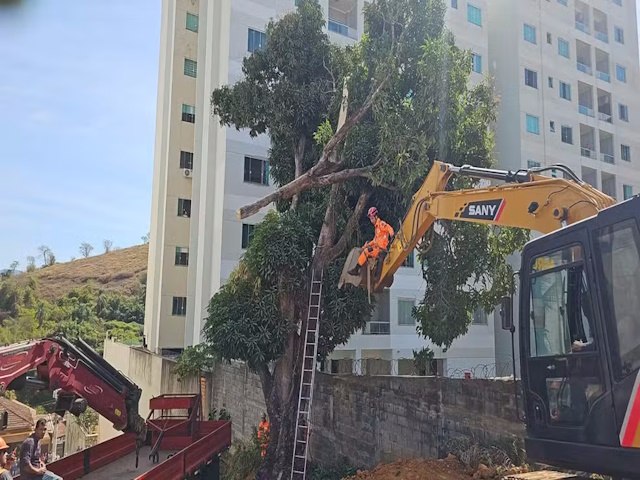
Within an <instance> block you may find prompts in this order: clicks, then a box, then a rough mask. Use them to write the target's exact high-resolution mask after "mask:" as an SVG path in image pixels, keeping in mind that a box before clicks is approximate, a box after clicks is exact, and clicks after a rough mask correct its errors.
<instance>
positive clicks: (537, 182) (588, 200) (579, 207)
mask: <svg viewBox="0 0 640 480" xmlns="http://www.w3.org/2000/svg"><path fill="white" fill-rule="evenodd" d="M548 169H555V170H560V171H562V172H563V173H564V174H565V177H566V178H553V177H548V176H545V175H542V174H541V172H542V171H545V170H548ZM454 176H457V177H467V178H475V179H481V180H493V181H501V182H503V183H502V184H499V185H491V186H486V187H482V188H471V189H462V190H447V185H448V184H449V182H450V180H451V179H452V178H453V177H454ZM614 203H615V200H614V199H612V198H611V197H609V196H607V195H605V194H604V193H602V192H600V191H599V190H597V189H595V188H593V187H592V186H591V185H589V184H587V183H585V182H582V181H581V180H580V179H579V178H578V177H577V176H576V175H575V174H574V173H573V172H572V171H571V170H570V169H569V168H567V167H565V166H563V165H554V166H553V167H547V168H544V169H531V170H520V171H517V172H511V171H504V170H495V169H487V168H478V167H471V166H462V167H456V166H454V165H450V164H447V163H443V162H438V161H436V162H434V163H433V167H432V168H431V170H430V171H429V174H428V175H427V177H426V178H425V180H424V182H423V184H422V186H421V187H420V188H419V189H418V191H417V192H416V193H415V194H414V196H413V199H412V202H411V205H410V207H409V209H408V210H407V213H406V215H405V217H404V219H403V221H402V224H401V225H400V228H399V229H398V231H397V232H396V235H395V237H394V240H393V242H392V243H391V245H390V247H389V250H388V253H387V254H386V256H385V258H384V261H383V263H382V266H381V269H380V273H379V275H377V276H375V277H374V279H373V282H372V283H373V291H376V292H379V291H381V290H382V289H384V288H385V287H389V286H390V285H391V283H392V282H393V274H394V273H395V272H396V270H397V269H398V268H399V267H400V266H401V265H402V264H403V262H404V261H405V260H406V258H407V257H408V256H409V255H410V254H411V252H412V251H413V249H414V248H415V247H416V245H417V244H418V242H419V241H420V240H421V239H422V238H423V237H424V236H425V234H426V233H427V232H428V231H429V230H430V229H431V228H432V227H433V224H434V223H435V222H436V221H438V220H458V221H465V222H473V223H481V224H488V225H496V226H505V227H520V228H526V229H529V230H535V231H538V232H541V233H550V232H552V231H554V230H557V229H559V228H561V227H563V226H565V225H569V224H572V223H575V222H578V221H580V220H583V219H585V218H589V217H591V216H593V215H595V214H596V213H598V212H599V211H600V210H602V209H603V208H606V207H608V206H610V205H613V204H614ZM352 256H353V255H352ZM345 270H347V269H346V268H345ZM345 277H346V275H343V280H346V282H347V283H354V284H358V285H361V284H362V283H364V282H365V279H364V278H362V279H361V278H356V279H353V278H352V279H349V278H346V279H345Z"/></svg>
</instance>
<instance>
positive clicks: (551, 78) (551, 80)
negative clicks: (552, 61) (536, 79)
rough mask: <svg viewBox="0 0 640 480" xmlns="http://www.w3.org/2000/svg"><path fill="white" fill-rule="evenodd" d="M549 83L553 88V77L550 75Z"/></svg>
mask: <svg viewBox="0 0 640 480" xmlns="http://www.w3.org/2000/svg"><path fill="white" fill-rule="evenodd" d="M547 83H548V84H549V88H553V77H549V79H548V80H547Z"/></svg>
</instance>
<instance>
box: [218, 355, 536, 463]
mask: <svg viewBox="0 0 640 480" xmlns="http://www.w3.org/2000/svg"><path fill="white" fill-rule="evenodd" d="M212 384H213V390H212V393H211V398H212V403H213V404H212V408H217V409H218V410H219V409H220V408H225V409H226V410H228V411H229V413H230V414H231V420H232V424H233V435H234V439H240V438H246V437H247V436H248V435H250V434H251V431H252V428H253V427H256V426H257V424H258V422H259V419H260V415H261V414H262V412H264V411H266V409H265V407H264V399H263V396H262V390H261V387H260V381H259V379H258V377H257V376H256V375H255V374H252V373H251V372H250V371H248V369H247V368H246V366H244V365H243V364H241V363H232V364H230V365H222V366H219V367H217V369H216V371H215V372H214V374H213V378H212ZM523 433H524V429H523V427H522V425H521V424H520V423H519V422H518V421H517V420H516V406H515V399H514V396H513V383H512V382H507V381H503V380H479V379H474V380H464V379H450V378H436V377H393V376H377V377H376V376H363V377H358V376H351V375H346V376H335V375H328V374H323V373H317V374H316V385H315V391H314V399H313V411H312V433H311V456H312V458H313V459H314V460H315V461H317V462H319V463H322V464H324V465H332V464H335V463H349V464H352V465H356V466H362V467H371V466H373V465H376V464H377V463H379V462H381V461H391V460H394V459H397V458H401V457H437V456H438V455H439V454H441V451H440V449H441V448H442V447H443V445H444V443H445V442H447V441H448V440H450V439H452V438H460V437H463V438H471V439H475V440H477V441H480V442H483V443H487V444H492V443H496V442H499V441H502V440H505V439H510V438H514V437H517V436H522V435H523Z"/></svg>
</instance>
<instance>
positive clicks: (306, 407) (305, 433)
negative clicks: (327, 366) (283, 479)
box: [291, 269, 323, 480]
mask: <svg viewBox="0 0 640 480" xmlns="http://www.w3.org/2000/svg"><path fill="white" fill-rule="evenodd" d="M322 277H323V271H322V270H319V271H316V270H315V269H313V270H312V272H311V289H310V290H309V312H308V314H307V331H306V333H305V340H304V358H303V361H302V371H301V372H300V391H299V394H298V412H297V415H296V433H295V440H294V443H293V459H292V461H291V480H305V479H306V475H307V451H308V442H309V423H310V422H309V420H310V419H311V399H312V397H313V381H314V379H315V376H316V357H317V355H318V330H319V326H320V325H319V323H320V322H319V320H320V300H321V298H322Z"/></svg>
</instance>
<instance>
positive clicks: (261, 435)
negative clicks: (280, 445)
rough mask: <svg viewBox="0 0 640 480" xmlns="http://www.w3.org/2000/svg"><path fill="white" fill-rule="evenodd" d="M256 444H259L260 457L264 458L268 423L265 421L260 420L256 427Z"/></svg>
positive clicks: (267, 439)
mask: <svg viewBox="0 0 640 480" xmlns="http://www.w3.org/2000/svg"><path fill="white" fill-rule="evenodd" d="M258 442H259V443H260V455H262V456H263V457H264V456H265V455H266V454H267V446H268V445H269V422H268V421H267V420H262V421H261V422H260V424H259V425H258Z"/></svg>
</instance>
